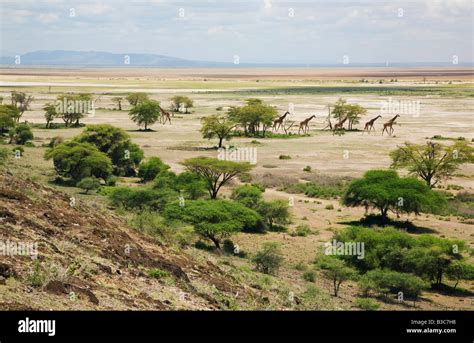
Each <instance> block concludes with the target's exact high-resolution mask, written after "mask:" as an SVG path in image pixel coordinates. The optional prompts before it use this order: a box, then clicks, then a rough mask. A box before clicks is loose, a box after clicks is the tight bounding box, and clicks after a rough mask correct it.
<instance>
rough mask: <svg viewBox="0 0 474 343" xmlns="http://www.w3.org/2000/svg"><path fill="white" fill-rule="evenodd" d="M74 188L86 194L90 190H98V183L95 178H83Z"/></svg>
mask: <svg viewBox="0 0 474 343" xmlns="http://www.w3.org/2000/svg"><path fill="white" fill-rule="evenodd" d="M76 186H77V187H79V188H81V189H83V190H84V193H85V194H87V193H89V191H90V190H93V189H99V187H100V181H99V180H98V179H96V178H95V177H85V178H83V179H82V180H81V181H79V182H78V183H77V184H76Z"/></svg>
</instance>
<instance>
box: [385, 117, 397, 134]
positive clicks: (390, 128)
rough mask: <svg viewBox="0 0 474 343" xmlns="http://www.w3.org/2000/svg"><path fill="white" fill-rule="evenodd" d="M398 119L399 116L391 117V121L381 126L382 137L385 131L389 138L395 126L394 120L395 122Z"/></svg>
mask: <svg viewBox="0 0 474 343" xmlns="http://www.w3.org/2000/svg"><path fill="white" fill-rule="evenodd" d="M398 117H400V115H399V114H397V115H396V116H395V117H393V118H392V119H390V120H389V121H388V122H386V123H385V124H383V130H382V136H383V133H384V132H385V131H387V133H388V135H389V136H391V135H392V134H393V131H394V130H393V124H395V120H397V118H398Z"/></svg>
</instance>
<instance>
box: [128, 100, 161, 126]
mask: <svg viewBox="0 0 474 343" xmlns="http://www.w3.org/2000/svg"><path fill="white" fill-rule="evenodd" d="M160 114H161V108H160V103H159V102H158V101H156V100H146V101H143V102H140V103H138V104H137V105H136V106H134V107H133V108H132V109H131V110H130V113H129V115H130V117H131V118H132V120H133V121H134V122H135V123H136V124H137V125H138V126H144V127H145V131H147V130H148V125H152V124H154V123H156V121H158V119H159V118H160Z"/></svg>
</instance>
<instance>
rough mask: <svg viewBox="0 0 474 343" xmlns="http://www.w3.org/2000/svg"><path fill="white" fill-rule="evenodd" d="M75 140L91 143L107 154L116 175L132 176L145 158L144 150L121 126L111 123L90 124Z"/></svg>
mask: <svg viewBox="0 0 474 343" xmlns="http://www.w3.org/2000/svg"><path fill="white" fill-rule="evenodd" d="M74 140H75V141H78V142H81V143H91V144H93V145H94V146H95V147H97V149H99V151H101V152H103V153H104V154H106V155H107V156H108V157H109V158H110V159H111V160H112V164H113V171H114V174H116V175H126V176H132V175H134V174H135V169H136V168H137V167H138V165H139V164H140V161H141V160H142V159H143V157H144V154H143V150H141V149H140V147H139V146H138V145H137V144H135V143H133V142H132V140H131V139H130V136H129V135H128V134H127V133H126V132H125V131H124V130H123V129H121V128H118V127H114V126H112V125H109V124H99V125H88V126H87V128H86V129H85V130H84V131H83V132H82V133H81V134H80V135H79V136H77V137H75V138H74Z"/></svg>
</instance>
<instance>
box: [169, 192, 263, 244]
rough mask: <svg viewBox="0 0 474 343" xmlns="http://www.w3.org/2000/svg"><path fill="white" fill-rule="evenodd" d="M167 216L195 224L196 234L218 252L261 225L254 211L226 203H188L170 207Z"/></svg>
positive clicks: (237, 204) (199, 201)
mask: <svg viewBox="0 0 474 343" xmlns="http://www.w3.org/2000/svg"><path fill="white" fill-rule="evenodd" d="M164 216H165V217H166V218H167V219H174V220H181V221H184V222H187V223H190V224H192V225H193V227H194V231H196V233H197V234H199V235H200V236H202V237H203V238H205V239H208V240H210V241H212V242H213V243H214V245H215V246H216V248H217V249H220V242H221V241H222V239H224V238H226V237H229V236H230V235H232V234H233V233H236V232H239V231H242V230H246V229H247V230H249V229H253V228H254V227H255V226H258V225H259V223H260V221H261V218H260V216H259V215H258V213H256V212H255V211H253V210H251V209H249V208H247V207H245V206H243V205H241V204H239V203H236V202H234V201H227V200H215V201H209V200H187V201H186V202H185V204H184V206H180V205H179V204H178V203H171V204H168V205H167V206H166V207H165V210H164Z"/></svg>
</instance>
